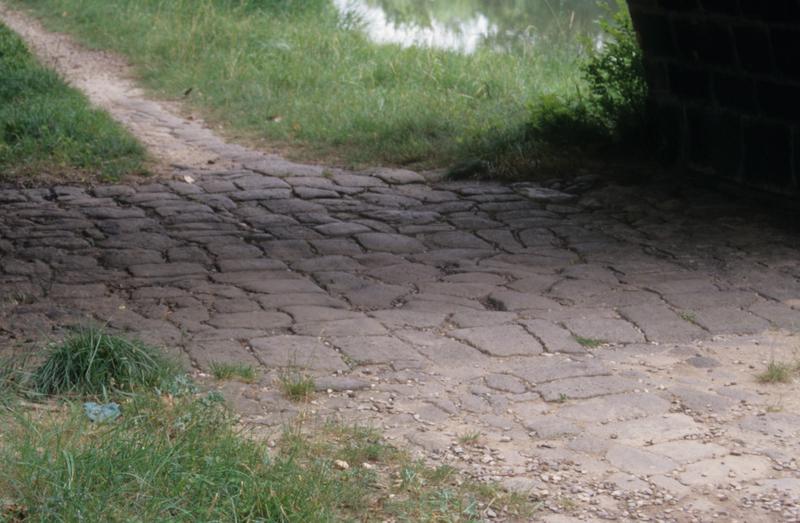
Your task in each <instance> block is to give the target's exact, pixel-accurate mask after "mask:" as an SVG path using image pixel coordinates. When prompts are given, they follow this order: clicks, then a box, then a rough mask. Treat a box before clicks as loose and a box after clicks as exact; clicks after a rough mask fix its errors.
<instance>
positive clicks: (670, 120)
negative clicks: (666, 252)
mask: <svg viewBox="0 0 800 523" xmlns="http://www.w3.org/2000/svg"><path fill="white" fill-rule="evenodd" d="M628 4H629V6H630V9H631V15H632V17H633V21H634V25H635V26H636V29H637V31H638V33H639V38H640V41H641V44H642V48H643V49H644V55H645V63H646V67H647V77H648V82H649V84H650V88H651V89H650V90H651V95H650V97H651V99H650V102H651V107H652V109H653V114H654V115H655V118H656V122H657V124H658V130H659V134H660V137H661V138H662V142H663V145H664V147H665V151H666V153H667V155H668V156H670V157H672V158H674V159H677V160H679V161H680V162H681V164H682V165H683V166H684V167H687V168H688V169H689V170H690V171H692V172H694V173H698V174H704V175H708V176H712V177H715V178H717V179H718V180H721V181H727V182H734V183H736V184H743V185H745V186H750V187H758V188H759V189H765V190H768V191H770V192H779V193H782V194H791V195H800V190H799V189H798V186H799V185H800V0H628Z"/></svg>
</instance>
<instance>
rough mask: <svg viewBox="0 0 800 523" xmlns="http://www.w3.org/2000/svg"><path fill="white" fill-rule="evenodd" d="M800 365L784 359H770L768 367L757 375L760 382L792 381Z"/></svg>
mask: <svg viewBox="0 0 800 523" xmlns="http://www.w3.org/2000/svg"><path fill="white" fill-rule="evenodd" d="M797 370H798V365H791V364H789V363H786V362H782V361H770V362H769V364H768V365H767V368H766V369H765V370H764V372H762V373H761V374H759V375H758V376H756V379H757V380H758V382H759V383H790V382H791V381H792V377H793V375H794V373H795V372H796V371H797Z"/></svg>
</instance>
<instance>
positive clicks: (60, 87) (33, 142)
mask: <svg viewBox="0 0 800 523" xmlns="http://www.w3.org/2000/svg"><path fill="white" fill-rule="evenodd" d="M143 161H144V151H143V149H142V148H141V146H140V145H139V144H138V143H137V142H136V140H134V138H133V137H132V136H131V135H129V134H128V133H127V132H125V131H124V130H123V129H122V128H121V126H120V125H118V124H117V123H116V122H114V121H113V120H112V119H111V118H110V117H109V116H108V115H107V114H105V113H104V112H102V111H100V110H98V109H95V108H93V107H91V106H90V104H89V102H88V100H87V99H86V98H85V97H84V96H83V95H81V94H80V93H78V91H76V90H75V89H72V88H70V87H68V86H67V85H66V84H65V83H64V82H63V81H62V80H61V79H60V78H59V77H58V75H57V74H55V73H54V72H53V71H50V70H48V69H45V68H44V67H42V66H41V65H40V64H39V63H38V62H37V61H36V60H35V59H34V58H33V57H32V56H31V54H30V53H29V52H28V50H27V48H26V47H25V45H24V44H23V43H22V41H21V40H20V39H19V38H18V37H17V36H16V35H15V34H13V33H12V32H11V31H10V30H9V29H8V28H6V27H5V26H4V25H2V24H0V182H3V181H5V182H9V181H13V182H17V183H29V182H31V181H34V180H36V179H37V178H43V179H44V178H46V179H49V180H64V179H67V180H76V179H78V180H97V179H100V180H116V179H119V178H120V177H121V176H123V175H126V174H132V173H141V172H143V169H144V168H143Z"/></svg>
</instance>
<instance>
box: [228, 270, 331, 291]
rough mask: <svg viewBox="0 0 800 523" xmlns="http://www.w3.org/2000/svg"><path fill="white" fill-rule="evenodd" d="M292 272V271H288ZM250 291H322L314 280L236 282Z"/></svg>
mask: <svg viewBox="0 0 800 523" xmlns="http://www.w3.org/2000/svg"><path fill="white" fill-rule="evenodd" d="M287 274H291V273H287ZM236 285H237V286H238V287H241V288H242V289H244V290H246V291H250V292H257V293H264V294H294V293H322V292H323V290H322V289H320V288H319V286H318V285H316V284H315V283H314V282H311V281H308V280H300V279H281V280H264V281H243V282H241V283H237V284H236Z"/></svg>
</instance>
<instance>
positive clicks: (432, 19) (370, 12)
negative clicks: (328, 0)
mask: <svg viewBox="0 0 800 523" xmlns="http://www.w3.org/2000/svg"><path fill="white" fill-rule="evenodd" d="M333 2H334V4H335V5H336V8H337V9H338V10H339V12H340V13H342V15H343V17H344V18H345V19H347V20H355V21H357V22H358V25H359V26H360V27H361V28H362V29H363V30H364V31H365V32H366V33H367V35H368V36H369V37H370V39H372V40H373V41H375V42H380V43H395V44H400V45H403V46H406V47H407V46H412V45H416V46H424V47H436V48H441V49H449V50H453V51H460V52H464V53H473V52H475V51H476V50H477V49H478V48H479V47H482V46H483V47H489V48H492V49H497V50H518V49H523V50H525V49H528V48H531V47H534V46H536V45H546V44H548V43H550V44H553V45H556V44H558V45H564V44H570V43H572V44H574V43H577V42H578V41H579V39H580V37H582V36H588V37H590V38H592V39H595V40H596V37H597V33H598V30H597V26H596V24H595V23H594V22H595V21H596V20H597V18H598V17H599V16H600V15H601V14H602V12H603V9H602V8H601V7H600V6H599V5H598V3H597V2H596V1H594V0H333Z"/></svg>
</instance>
